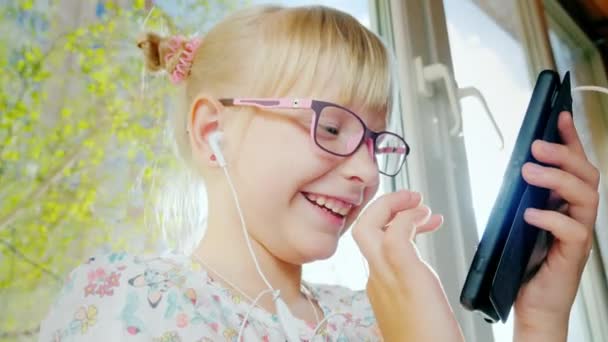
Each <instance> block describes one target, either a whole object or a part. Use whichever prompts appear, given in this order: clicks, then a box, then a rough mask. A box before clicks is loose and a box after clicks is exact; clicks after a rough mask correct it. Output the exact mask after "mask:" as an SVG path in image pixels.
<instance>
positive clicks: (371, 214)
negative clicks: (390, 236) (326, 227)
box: [352, 191, 422, 263]
mask: <svg viewBox="0 0 608 342" xmlns="http://www.w3.org/2000/svg"><path fill="white" fill-rule="evenodd" d="M421 201H422V197H421V195H420V194H419V193H415V192H410V191H399V192H393V193H389V194H386V195H383V196H381V197H380V198H378V199H377V200H376V201H374V202H373V203H371V204H370V205H369V206H368V207H367V208H366V209H365V210H364V211H363V212H362V213H361V215H360V216H359V218H358V219H357V222H356V223H355V225H354V227H353V231H352V234H353V239H354V240H355V242H356V243H357V245H358V246H359V249H360V250H361V253H363V255H364V256H365V257H366V258H367V259H368V261H369V262H370V263H373V262H378V261H379V260H377V259H378V258H380V257H381V244H382V238H383V235H384V231H383V230H382V228H384V226H386V225H387V224H388V223H389V222H390V221H391V220H392V219H393V218H394V217H395V215H396V214H397V213H398V212H400V211H403V210H407V209H411V208H415V207H417V206H418V205H419V204H420V202H421Z"/></svg>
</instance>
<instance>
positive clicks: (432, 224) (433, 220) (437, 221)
mask: <svg viewBox="0 0 608 342" xmlns="http://www.w3.org/2000/svg"><path fill="white" fill-rule="evenodd" d="M442 225H443V215H440V214H433V215H431V217H430V218H429V220H428V221H427V222H426V223H425V224H423V225H420V226H417V227H416V235H418V234H424V233H430V232H433V231H435V230H437V229H439V228H440V227H441V226H442Z"/></svg>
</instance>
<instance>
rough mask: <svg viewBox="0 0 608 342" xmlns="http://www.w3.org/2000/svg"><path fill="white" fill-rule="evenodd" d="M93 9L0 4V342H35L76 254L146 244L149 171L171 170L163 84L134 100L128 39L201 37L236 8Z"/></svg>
mask: <svg viewBox="0 0 608 342" xmlns="http://www.w3.org/2000/svg"><path fill="white" fill-rule="evenodd" d="M84 3H89V2H83V4H84ZM90 3H94V2H90ZM95 3H96V2H95ZM100 3H105V7H103V8H99V7H98V8H96V6H95V5H91V6H89V7H90V8H89V10H90V11H92V13H72V14H73V16H71V15H69V13H66V11H74V9H73V8H70V9H67V7H66V6H65V5H62V4H64V2H60V1H34V0H28V1H20V2H18V4H14V3H12V2H8V1H4V2H0V21H1V23H0V28H1V29H2V32H9V33H10V34H3V35H1V36H0V66H1V72H2V77H0V302H1V303H3V304H4V305H3V306H4V307H3V311H2V312H1V313H0V341H2V340H24V339H26V340H27V339H35V336H36V329H37V322H39V321H40V319H41V318H42V317H43V316H44V315H45V314H46V310H47V308H48V305H49V304H50V302H51V300H52V298H53V297H54V295H55V293H56V291H57V289H58V288H59V287H60V286H61V281H62V279H63V278H64V276H65V274H66V272H68V271H69V270H70V269H72V268H73V267H74V266H76V265H77V264H79V263H80V262H81V261H83V260H84V259H85V257H86V256H87V255H89V254H91V253H94V252H96V251H97V250H98V249H99V248H101V247H104V248H110V249H116V250H118V249H124V250H129V251H132V252H143V251H150V250H153V249H154V248H155V247H156V242H155V240H156V239H158V237H159V236H158V234H157V232H150V231H147V230H146V229H148V228H147V227H146V226H145V225H144V221H143V219H144V218H143V213H144V205H145V203H146V200H147V198H146V197H145V194H146V193H148V192H149V191H150V189H151V186H152V184H151V183H152V182H151V181H152V178H153V177H154V173H155V172H157V170H162V169H163V168H165V167H168V166H169V164H170V163H171V161H172V158H171V152H170V148H169V147H170V146H169V144H168V143H167V142H166V141H165V140H166V139H165V138H164V136H165V135H164V134H163V132H164V129H165V121H166V117H165V112H166V111H165V109H166V104H165V103H166V101H165V97H166V95H167V94H169V93H170V92H171V91H172V89H171V88H172V86H171V85H170V83H169V82H166V80H164V79H162V78H156V77H150V76H147V77H145V79H146V89H145V92H142V61H141V56H140V53H139V51H138V50H137V48H136V46H135V40H136V36H137V34H139V33H140V31H141V23H142V22H143V21H144V18H146V17H147V18H148V19H147V21H146V29H148V30H156V31H159V30H162V29H164V30H165V31H167V30H168V31H169V32H177V31H179V32H183V33H190V32H197V31H201V29H200V27H201V26H199V25H202V26H207V25H208V24H209V22H208V21H210V20H215V19H217V18H219V17H220V15H221V14H223V13H224V12H226V11H227V10H228V9H230V8H231V7H233V6H235V5H236V3H237V1H229V0H223V1H220V0H218V1H200V0H199V1H193V0H182V1H164V2H162V3H165V5H164V6H161V5H159V6H156V7H155V8H154V11H152V12H150V10H149V3H151V2H150V1H144V0H137V1H133V2H132V3H131V6H132V7H128V8H125V7H123V5H118V4H119V3H125V2H122V1H121V2H113V1H105V2H100ZM127 3H129V2H127ZM159 3H161V2H160V1H159ZM146 4H148V5H146ZM74 7H78V8H80V7H82V8H87V6H86V5H82V6H80V7H79V6H74ZM195 10H197V11H202V12H203V13H206V15H205V16H202V19H201V17H198V18H197V19H196V21H193V23H197V26H196V27H194V26H187V25H188V24H184V23H187V21H184V20H181V18H179V19H180V20H176V19H177V18H176V16H179V15H185V14H186V13H194V11H195ZM95 13H96V14H97V15H95ZM66 14H68V15H66ZM85 15H86V17H87V18H89V17H93V19H91V20H80V19H79V16H85ZM201 20H203V22H201ZM175 23H180V25H181V26H178V25H176V24H175ZM144 231H145V234H144Z"/></svg>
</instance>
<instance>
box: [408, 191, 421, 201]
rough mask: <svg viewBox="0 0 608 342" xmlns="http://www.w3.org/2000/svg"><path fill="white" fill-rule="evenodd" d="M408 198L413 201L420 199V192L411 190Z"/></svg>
mask: <svg viewBox="0 0 608 342" xmlns="http://www.w3.org/2000/svg"><path fill="white" fill-rule="evenodd" d="M410 199H411V200H413V201H420V193H419V192H412V193H411V197H410Z"/></svg>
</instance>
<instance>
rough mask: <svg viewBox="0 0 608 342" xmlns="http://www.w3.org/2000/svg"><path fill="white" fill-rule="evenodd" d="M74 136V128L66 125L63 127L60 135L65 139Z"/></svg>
mask: <svg viewBox="0 0 608 342" xmlns="http://www.w3.org/2000/svg"><path fill="white" fill-rule="evenodd" d="M72 134H74V126H72V125H70V124H67V125H65V126H63V132H62V135H63V137H64V138H65V139H69V138H70V137H71V136H72Z"/></svg>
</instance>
